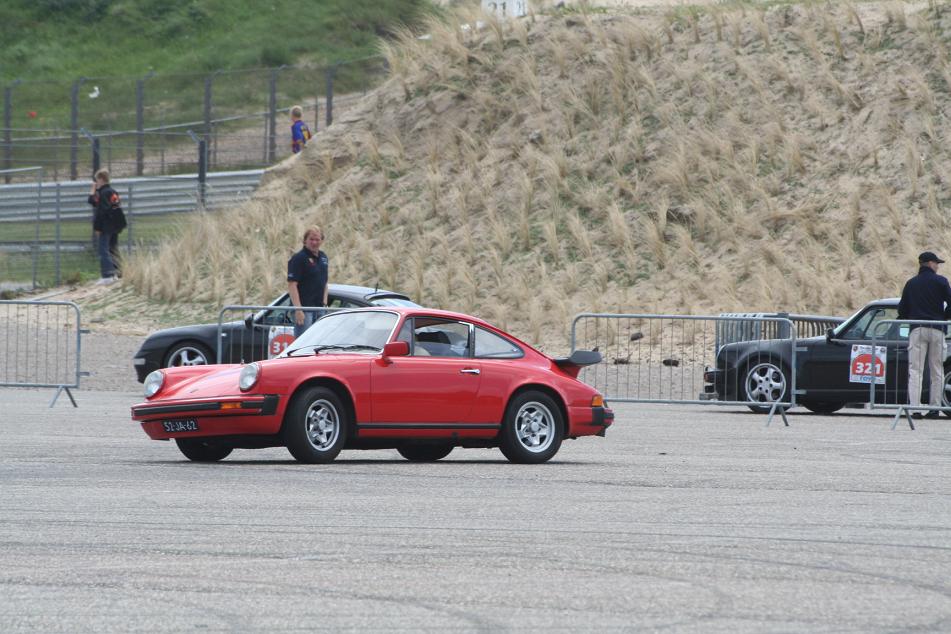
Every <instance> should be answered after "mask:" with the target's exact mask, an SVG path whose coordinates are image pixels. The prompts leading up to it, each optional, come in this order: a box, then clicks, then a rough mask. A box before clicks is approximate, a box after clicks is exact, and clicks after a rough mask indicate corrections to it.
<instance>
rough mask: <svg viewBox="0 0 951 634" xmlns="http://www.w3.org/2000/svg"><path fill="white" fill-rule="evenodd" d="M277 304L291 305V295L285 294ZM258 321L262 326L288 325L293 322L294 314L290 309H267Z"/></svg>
mask: <svg viewBox="0 0 951 634" xmlns="http://www.w3.org/2000/svg"><path fill="white" fill-rule="evenodd" d="M274 305H275V306H290V305H291V297H290V295H285V296H284V297H282V298H281V300H280V301H278V302H275V304H274ZM257 323H259V324H261V325H262V326H287V325H289V324H293V323H294V322H293V315H291V311H289V310H265V311H264V313H263V314H262V315H261V318H260V319H259V320H258V321H257Z"/></svg>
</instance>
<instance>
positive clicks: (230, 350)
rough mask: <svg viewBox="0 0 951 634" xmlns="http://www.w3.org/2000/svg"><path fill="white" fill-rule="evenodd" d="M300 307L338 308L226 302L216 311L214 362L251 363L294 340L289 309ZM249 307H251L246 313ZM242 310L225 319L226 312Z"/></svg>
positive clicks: (323, 311) (315, 310)
mask: <svg viewBox="0 0 951 634" xmlns="http://www.w3.org/2000/svg"><path fill="white" fill-rule="evenodd" d="M296 310H303V311H304V312H307V313H316V314H317V318H318V319H319V318H320V317H322V316H323V315H325V314H327V313H329V312H332V311H336V310H343V309H341V308H328V307H314V306H305V307H303V308H298V307H297V306H241V305H232V306H225V307H223V308H222V309H221V311H219V313H218V337H217V341H218V349H217V351H216V352H217V356H216V357H215V358H216V359H217V361H216V362H217V363H250V362H251V361H260V360H262V359H271V358H273V357H276V356H277V355H279V354H281V353H282V352H284V349H285V348H287V346H288V345H290V344H291V343H292V342H293V341H294V322H293V321H292V316H291V312H293V311H296ZM249 311H253V312H251V313H250V314H247V313H248V312H249ZM232 312H240V313H242V314H245V316H244V317H243V318H242V319H241V320H237V321H230V322H226V321H225V315H226V314H227V313H232Z"/></svg>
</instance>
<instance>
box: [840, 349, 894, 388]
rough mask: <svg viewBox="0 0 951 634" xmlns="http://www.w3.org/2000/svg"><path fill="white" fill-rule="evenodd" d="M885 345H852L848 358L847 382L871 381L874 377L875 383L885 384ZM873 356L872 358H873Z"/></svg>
mask: <svg viewBox="0 0 951 634" xmlns="http://www.w3.org/2000/svg"><path fill="white" fill-rule="evenodd" d="M885 354H886V350H885V346H875V354H874V355H873V354H872V346H861V345H853V346H852V357H851V359H850V360H849V383H871V382H872V378H873V377H874V379H875V384H876V385H884V384H885ZM873 357H874V358H873Z"/></svg>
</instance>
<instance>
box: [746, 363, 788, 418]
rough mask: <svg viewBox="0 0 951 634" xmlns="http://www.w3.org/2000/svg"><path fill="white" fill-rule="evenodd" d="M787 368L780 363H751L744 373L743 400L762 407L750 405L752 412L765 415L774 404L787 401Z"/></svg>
mask: <svg viewBox="0 0 951 634" xmlns="http://www.w3.org/2000/svg"><path fill="white" fill-rule="evenodd" d="M786 375H787V371H786V368H785V367H784V366H783V365H782V364H781V363H779V362H773V361H761V362H758V363H753V362H750V363H749V365H747V366H746V372H744V373H743V376H744V377H745V378H744V379H743V388H742V395H743V399H744V400H746V401H748V402H751V403H762V405H748V406H747V407H749V408H750V409H751V410H753V411H754V412H758V413H761V414H764V413H766V412H768V411H769V410H770V408H771V407H772V404H773V403H777V402H780V403H781V402H784V401H786V392H787V390H788V389H789V381H788V380H787V378H786Z"/></svg>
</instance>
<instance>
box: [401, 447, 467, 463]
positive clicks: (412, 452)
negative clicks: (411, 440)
mask: <svg viewBox="0 0 951 634" xmlns="http://www.w3.org/2000/svg"><path fill="white" fill-rule="evenodd" d="M396 450H397V451H398V452H400V455H401V456H403V457H404V458H406V459H407V460H409V461H410V462H436V461H437V460H442V459H443V458H445V457H446V456H448V455H449V454H450V453H451V452H452V450H453V446H452V445H443V444H425V445H403V446H402V447H397V448H396Z"/></svg>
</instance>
